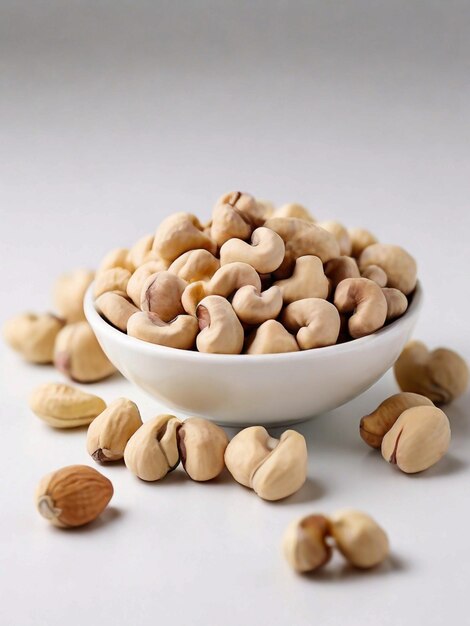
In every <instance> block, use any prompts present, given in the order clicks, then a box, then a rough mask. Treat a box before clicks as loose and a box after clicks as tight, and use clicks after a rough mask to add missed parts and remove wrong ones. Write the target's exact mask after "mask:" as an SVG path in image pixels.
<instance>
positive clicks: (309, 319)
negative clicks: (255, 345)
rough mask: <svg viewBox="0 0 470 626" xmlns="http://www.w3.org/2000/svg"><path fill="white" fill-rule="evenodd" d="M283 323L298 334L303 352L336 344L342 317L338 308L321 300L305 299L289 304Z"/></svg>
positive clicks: (284, 313) (297, 337) (283, 315)
mask: <svg viewBox="0 0 470 626" xmlns="http://www.w3.org/2000/svg"><path fill="white" fill-rule="evenodd" d="M281 321H282V323H283V324H284V326H285V327H286V328H287V330H289V331H291V332H293V333H296V339H297V343H298V344H299V347H300V349H301V350H310V349H311V348H321V347H323V346H331V345H333V344H334V343H336V340H337V339H338V335H339V329H340V317H339V313H338V311H337V310H336V308H335V307H334V306H333V305H332V304H331V302H328V301H327V300H323V299H321V298H305V299H303V300H297V302H292V303H291V304H289V305H288V306H287V307H286V308H285V309H284V311H283V313H282V318H281Z"/></svg>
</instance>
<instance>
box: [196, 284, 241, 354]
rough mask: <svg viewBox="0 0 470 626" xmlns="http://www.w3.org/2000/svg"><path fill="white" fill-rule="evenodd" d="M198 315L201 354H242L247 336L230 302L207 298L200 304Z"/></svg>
mask: <svg viewBox="0 0 470 626" xmlns="http://www.w3.org/2000/svg"><path fill="white" fill-rule="evenodd" d="M196 315H197V318H198V321H199V328H200V330H201V332H200V333H199V335H198V336H197V339H196V346H197V349H198V350H199V352H213V353H217V354H240V352H241V351H242V348H243V341H244V338H245V335H244V332H243V327H242V325H241V324H240V322H239V320H238V317H237V316H236V314H235V311H234V310H233V308H232V305H231V304H230V302H228V300H226V299H225V298H223V297H222V296H207V297H206V298H204V299H203V300H201V302H200V303H199V305H198V307H197V310H196Z"/></svg>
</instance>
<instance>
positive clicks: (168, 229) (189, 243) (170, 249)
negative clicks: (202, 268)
mask: <svg viewBox="0 0 470 626" xmlns="http://www.w3.org/2000/svg"><path fill="white" fill-rule="evenodd" d="M197 248H204V249H205V250H209V252H212V253H215V251H216V245H215V243H214V242H213V241H212V239H211V238H210V237H208V236H207V235H206V234H205V233H203V231H202V225H201V223H200V222H199V220H198V219H197V217H196V216H195V215H192V214H191V213H175V214H174V215H170V216H168V217H167V218H166V219H164V220H163V222H162V223H161V224H160V226H159V228H158V229H157V232H156V233H155V239H154V242H153V248H152V250H153V251H154V252H156V253H157V254H158V255H159V256H160V257H161V258H162V259H163V260H164V261H167V262H169V263H172V262H173V261H174V260H175V259H177V258H178V257H179V256H181V255H182V254H183V253H184V252H187V251H188V250H196V249H197Z"/></svg>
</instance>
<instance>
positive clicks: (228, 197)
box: [215, 191, 266, 228]
mask: <svg viewBox="0 0 470 626" xmlns="http://www.w3.org/2000/svg"><path fill="white" fill-rule="evenodd" d="M224 204H229V205H230V206H232V207H234V208H235V209H236V210H237V211H239V212H241V213H243V214H245V215H247V216H248V218H249V221H250V222H251V224H252V225H253V227H254V228H256V227H257V226H262V225H263V223H264V221H265V219H266V215H265V207H264V205H263V204H262V203H261V204H259V203H258V201H257V200H256V199H255V198H254V197H253V196H252V195H251V194H249V193H246V192H245V191H229V192H227V193H224V194H223V195H222V196H220V198H219V199H218V200H217V202H216V203H215V206H222V205H224Z"/></svg>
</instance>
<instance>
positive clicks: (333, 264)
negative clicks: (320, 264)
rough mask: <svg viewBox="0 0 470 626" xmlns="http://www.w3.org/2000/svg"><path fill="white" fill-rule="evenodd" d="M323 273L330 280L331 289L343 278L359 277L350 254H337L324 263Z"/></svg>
mask: <svg viewBox="0 0 470 626" xmlns="http://www.w3.org/2000/svg"><path fill="white" fill-rule="evenodd" d="M325 274H326V275H327V276H328V278H329V280H330V285H331V289H332V291H334V290H335V289H336V287H337V286H338V285H339V283H340V282H341V281H342V280H344V279H345V278H360V276H361V275H360V273H359V268H358V266H357V263H356V260H355V259H353V258H352V257H350V256H339V257H338V258H337V259H331V261H328V263H326V264H325Z"/></svg>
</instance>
